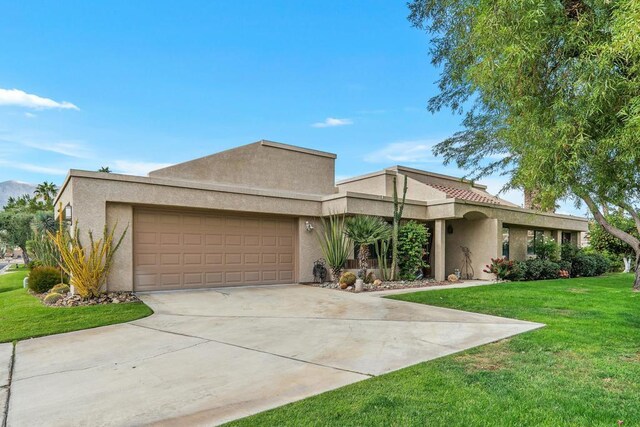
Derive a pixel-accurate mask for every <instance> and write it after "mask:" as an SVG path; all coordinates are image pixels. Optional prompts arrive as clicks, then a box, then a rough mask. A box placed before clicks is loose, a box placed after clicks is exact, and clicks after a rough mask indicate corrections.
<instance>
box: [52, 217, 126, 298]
mask: <svg viewBox="0 0 640 427" xmlns="http://www.w3.org/2000/svg"><path fill="white" fill-rule="evenodd" d="M60 210H62V207H60ZM59 217H60V223H61V225H60V227H59V228H58V231H57V232H56V233H55V234H53V233H49V237H50V238H51V239H52V240H53V242H54V243H55V245H56V247H57V248H58V251H60V258H61V260H62V262H61V263H60V267H61V268H62V269H63V270H64V272H65V273H67V274H68V275H69V277H70V278H71V279H70V280H71V285H73V287H74V289H75V290H76V292H78V295H80V296H81V297H82V298H88V297H93V296H97V295H99V294H100V293H101V292H102V287H103V286H104V284H105V282H106V281H107V276H108V275H109V271H110V270H111V265H112V264H113V256H114V255H115V253H116V251H117V250H118V248H119V247H120V244H121V243H122V240H123V239H124V236H125V235H126V234H127V229H128V228H129V227H127V228H125V229H124V231H123V232H122V234H121V235H120V238H119V239H117V240H116V239H115V229H116V228H117V225H116V227H114V228H113V229H112V230H111V231H109V228H108V227H107V225H106V224H105V226H104V229H103V230H102V238H101V239H98V240H95V239H94V237H93V233H92V232H91V231H89V232H88V235H89V247H87V248H84V247H83V245H82V243H81V241H80V229H79V228H78V224H77V223H76V224H75V226H74V227H73V231H70V230H67V229H66V228H67V227H63V226H62V215H61V212H60V215H59Z"/></svg>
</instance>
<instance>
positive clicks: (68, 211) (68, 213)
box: [63, 203, 73, 223]
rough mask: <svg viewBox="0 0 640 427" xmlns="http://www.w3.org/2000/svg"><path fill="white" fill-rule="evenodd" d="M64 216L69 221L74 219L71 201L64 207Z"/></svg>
mask: <svg viewBox="0 0 640 427" xmlns="http://www.w3.org/2000/svg"><path fill="white" fill-rule="evenodd" d="M63 218H64V220H65V221H66V222H69V223H71V222H72V221H73V208H72V207H71V203H67V206H65V207H64V214H63Z"/></svg>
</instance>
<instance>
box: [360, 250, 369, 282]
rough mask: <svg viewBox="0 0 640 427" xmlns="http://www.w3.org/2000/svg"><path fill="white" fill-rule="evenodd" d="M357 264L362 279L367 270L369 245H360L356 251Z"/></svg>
mask: <svg viewBox="0 0 640 427" xmlns="http://www.w3.org/2000/svg"><path fill="white" fill-rule="evenodd" d="M358 264H360V272H361V274H362V279H364V278H365V277H366V275H367V269H368V268H369V245H365V244H362V245H360V249H359V250H358Z"/></svg>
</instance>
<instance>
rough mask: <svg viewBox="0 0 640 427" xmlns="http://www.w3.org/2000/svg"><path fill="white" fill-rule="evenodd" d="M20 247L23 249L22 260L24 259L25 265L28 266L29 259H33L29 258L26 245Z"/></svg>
mask: <svg viewBox="0 0 640 427" xmlns="http://www.w3.org/2000/svg"><path fill="white" fill-rule="evenodd" d="M20 249H22V260H23V261H24V265H25V267H26V266H27V264H29V261H31V259H30V258H29V253H28V252H27V248H26V247H24V248H23V247H22V246H21V247H20Z"/></svg>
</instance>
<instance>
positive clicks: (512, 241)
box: [509, 226, 528, 261]
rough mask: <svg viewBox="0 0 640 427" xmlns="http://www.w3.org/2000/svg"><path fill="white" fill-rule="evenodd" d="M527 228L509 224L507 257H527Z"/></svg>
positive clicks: (518, 259)
mask: <svg viewBox="0 0 640 427" xmlns="http://www.w3.org/2000/svg"><path fill="white" fill-rule="evenodd" d="M527 230H528V229H527V228H520V227H514V226H509V259H512V260H515V261H524V260H526V259H527Z"/></svg>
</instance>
